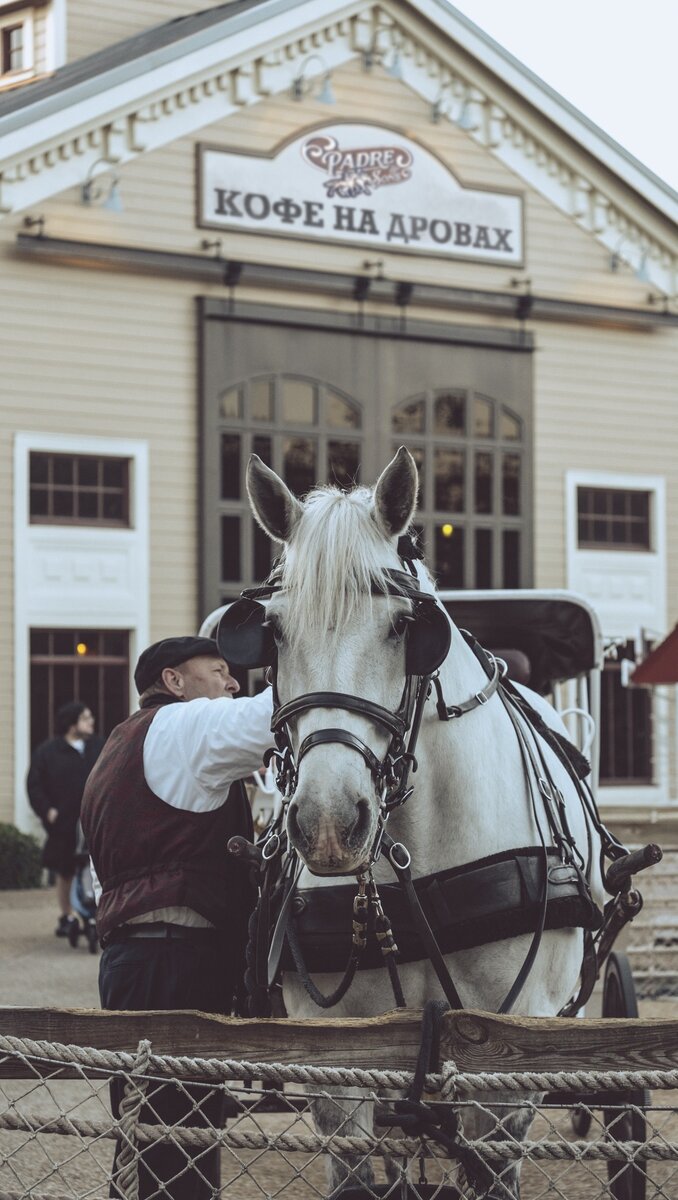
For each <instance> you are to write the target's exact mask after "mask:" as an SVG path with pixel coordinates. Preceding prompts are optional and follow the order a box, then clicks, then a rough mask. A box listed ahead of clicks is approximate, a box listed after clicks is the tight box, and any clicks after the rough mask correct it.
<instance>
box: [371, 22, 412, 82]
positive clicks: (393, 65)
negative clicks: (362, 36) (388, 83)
mask: <svg viewBox="0 0 678 1200" xmlns="http://www.w3.org/2000/svg"><path fill="white" fill-rule="evenodd" d="M378 37H379V34H378V33H373V34H372V40H371V42H370V44H369V46H368V47H367V49H366V50H363V70H365V71H371V70H372V67H373V66H374V65H375V63H379V64H380V65H381V66H382V67H383V68H384V70H385V71H386V74H387V75H390V76H391V79H402V77H403V68H402V63H401V61H400V47H401V45H402V43H401V41H400V40H399V39H397V38H396V37H394V35H393V32H391V45H392V47H393V58H392V59H391V61H390V63H389V64H388V66H386V64H385V62H384V59H385V57H386V53H385V51H383V50H379V48H378V46H377V40H378Z"/></svg>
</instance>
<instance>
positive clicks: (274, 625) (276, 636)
mask: <svg viewBox="0 0 678 1200" xmlns="http://www.w3.org/2000/svg"><path fill="white" fill-rule="evenodd" d="M266 624H267V625H268V627H269V629H270V630H271V633H272V634H273V640H274V642H275V644H276V646H282V644H283V642H284V640H285V639H284V637H283V631H282V626H281V624H280V622H279V621H278V620H277V618H276V617H269V618H268V620H267V621H266Z"/></svg>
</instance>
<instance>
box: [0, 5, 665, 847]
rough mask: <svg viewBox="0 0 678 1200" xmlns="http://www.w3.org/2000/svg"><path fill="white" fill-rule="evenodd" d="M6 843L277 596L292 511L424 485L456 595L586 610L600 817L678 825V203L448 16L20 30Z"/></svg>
mask: <svg viewBox="0 0 678 1200" xmlns="http://www.w3.org/2000/svg"><path fill="white" fill-rule="evenodd" d="M0 42H1V44H2V48H3V49H2V59H1V61H0V67H1V70H0V218H1V219H0V305H1V306H2V319H1V321H0V340H1V341H2V363H3V369H2V382H1V383H0V455H1V456H2V463H3V470H2V472H1V474H0V477H1V478H2V487H3V492H4V496H3V499H4V502H3V504H2V506H1V508H0V521H1V522H2V526H3V539H2V540H3V545H4V546H5V547H6V557H5V563H6V569H5V571H4V572H3V574H2V577H1V578H0V607H1V609H2V612H3V614H4V620H3V622H2V625H1V626H0V630H1V633H0V636H1V637H2V640H3V645H2V650H3V657H4V660H5V661H6V662H7V663H8V664H11V676H12V684H11V685H10V686H7V687H6V688H5V689H3V692H2V697H1V698H0V704H2V706H3V709H4V711H3V714H2V723H3V727H4V729H5V747H6V753H5V755H3V759H4V768H5V769H4V770H3V772H2V776H1V778H0V820H14V821H16V822H17V823H18V824H19V825H21V826H23V827H28V826H29V824H30V814H29V812H28V810H27V807H26V800H25V788H24V778H25V772H26V768H27V763H28V758H29V754H30V749H31V746H32V745H33V744H35V742H36V741H38V740H40V738H41V737H43V736H46V733H47V731H48V730H49V723H50V719H51V713H52V712H53V709H54V707H55V706H56V705H58V703H60V702H63V701H64V700H66V699H70V698H71V697H72V696H73V695H74V694H78V695H81V696H82V698H83V699H85V700H86V701H87V702H88V703H91V704H92V706H93V707H94V709H95V711H96V712H97V715H98V717H99V719H100V723H101V724H102V725H103V727H104V730H106V729H108V728H110V727H111V725H112V724H114V723H115V722H116V721H117V720H119V719H120V718H121V717H122V716H124V715H125V713H126V712H127V711H128V708H129V706H130V705H131V704H132V703H133V695H132V693H131V691H130V674H131V672H130V663H133V661H134V659H135V656H136V654H137V653H138V650H139V649H140V648H141V647H143V645H144V643H146V642H148V641H149V640H154V639H155V638H159V637H163V636H166V635H170V634H173V633H177V632H184V631H187V630H193V629H197V627H198V626H199V624H200V622H201V619H202V618H203V617H204V616H205V615H206V613H207V612H209V611H210V610H211V609H213V608H215V607H216V606H217V605H219V604H220V603H223V602H224V601H225V600H228V599H230V598H233V597H235V596H236V595H237V594H238V592H239V591H240V590H241V588H242V587H244V586H248V585H252V584H253V583H255V582H257V581H259V580H260V579H261V578H263V577H264V576H265V574H266V573H267V571H268V569H269V567H270V548H269V544H268V543H267V541H266V540H265V539H264V538H263V537H262V535H261V534H260V533H259V531H258V529H257V527H256V526H255V524H254V522H253V519H252V517H251V515H250V513H249V508H248V505H247V502H246V496H245V491H244V469H245V464H246V461H247V457H248V455H249V454H250V453H251V452H253V451H254V452H256V453H258V454H259V455H260V456H261V457H262V458H263V459H264V460H265V461H267V462H269V463H271V465H273V466H274V467H275V469H276V470H278V471H279V472H280V473H281V474H282V475H283V476H284V477H285V478H286V480H287V482H288V483H289V484H290V486H291V487H292V488H293V489H294V490H296V491H297V492H298V493H299V494H303V493H304V492H305V491H306V490H308V488H309V487H311V486H313V484H314V483H316V482H317V481H320V482H326V481H327V482H335V483H337V484H339V485H340V486H350V485H351V484H352V483H353V482H354V481H364V482H367V483H369V482H372V481H373V479H374V478H375V477H376V475H377V473H378V472H379V470H380V469H381V468H382V467H383V466H384V465H385V463H386V462H387V461H388V459H389V458H390V457H391V454H392V452H393V450H394V448H395V447H397V446H398V445H400V444H403V443H404V444H405V445H407V446H409V447H410V449H411V450H412V452H413V454H414V455H415V458H416V459H417V462H418V464H419V466H420V471H421V489H420V505H419V512H418V515H417V527H418V530H419V533H420V536H421V537H422V538H423V541H424V545H425V549H426V553H427V558H428V561H429V563H430V564H431V566H432V567H433V569H434V571H435V573H436V576H437V578H438V580H439V582H440V584H441V586H444V587H471V588H478V587H479V588H488V587H492V588H494V587H511V588H513V587H526V586H539V587H552V588H556V587H558V588H560V587H568V588H572V589H574V590H576V591H578V592H580V593H582V594H583V595H585V596H586V597H587V598H588V599H589V600H591V602H592V603H593V604H594V605H595V606H596V608H597V609H598V611H599V613H600V615H601V619H602V623H603V628H604V632H605V634H606V636H607V637H608V638H609V639H610V640H613V641H615V642H616V643H617V645H618V648H619V649H618V654H619V657H618V659H617V660H616V661H612V662H611V663H610V666H609V668H608V669H607V670H606V673H605V679H604V689H603V691H604V746H603V761H602V771H603V781H604V785H605V786H604V788H603V792H602V800H603V803H604V804H606V805H607V807H608V810H609V811H610V812H612V811H615V812H618V813H624V812H636V811H645V812H648V813H650V812H659V811H666V812H670V811H672V806H673V805H674V804H675V805H676V806H677V808H676V811H678V780H677V779H676V765H675V761H674V759H675V754H674V748H675V740H676V739H675V727H674V725H675V706H674V702H673V697H672V693H671V692H670V691H669V690H668V689H665V690H663V691H662V690H659V691H657V692H656V693H655V694H651V693H649V692H647V691H644V690H641V689H632V688H631V689H629V688H625V687H624V686H623V683H624V682H625V676H626V674H627V669H626V668H624V666H623V661H622V660H623V658H624V657H626V658H635V657H639V656H640V657H642V655H643V654H644V652H645V649H646V647H647V646H648V645H649V644H651V643H652V642H653V641H656V640H657V639H658V638H660V637H663V636H664V634H665V633H666V632H667V630H668V629H669V628H670V627H671V626H672V624H673V623H674V622H675V621H676V619H678V605H677V604H676V601H675V599H674V597H675V596H676V592H677V588H676V584H677V583H678V578H677V572H678V565H677V563H676V554H675V539H674V542H673V547H672V536H671V530H672V529H675V528H676V525H677V518H678V491H677V487H676V485H677V484H678V455H677V454H676V449H677V446H678V434H677V431H676V420H675V407H676V391H677V383H676V380H677V378H678V315H677V310H676V306H675V297H676V291H677V281H676V261H677V259H678V232H677V217H678V197H676V195H675V193H673V192H672V191H671V189H670V188H668V187H667V186H666V185H664V184H663V183H662V182H661V181H660V180H658V179H657V178H656V177H654V176H653V175H652V174H651V173H650V172H648V171H647V170H645V169H644V168H643V167H642V165H641V164H639V163H638V162H637V161H636V160H634V159H632V158H631V157H630V156H629V155H627V154H626V153H625V152H624V151H623V150H622V149H621V148H620V147H619V146H617V145H616V144H615V143H614V142H612V141H611V140H610V139H609V138H607V137H606V135H605V134H604V133H603V132H601V131H600V130H599V129H597V128H596V127H595V126H593V125H592V124H591V123H590V122H588V121H587V119H586V118H585V117H584V116H582V115H581V114H580V113H578V112H576V111H575V110H574V109H573V108H572V107H571V106H569V105H568V104H567V103H566V102H565V101H563V100H562V99H561V98H560V97H558V96H557V95H556V94H555V93H554V92H552V91H551V90H550V89H549V88H548V87H547V86H546V85H544V84H543V83H541V82H540V81H539V80H538V79H537V78H536V77H535V76H533V75H532V74H531V73H530V72H529V71H528V70H526V69H525V68H524V67H522V66H521V65H520V64H519V63H517V62H516V61H515V60H514V59H513V58H512V57H511V56H510V55H509V54H507V53H506V52H505V51H503V50H502V48H501V47H499V46H497V44H496V43H494V42H493V41H492V40H491V39H489V38H487V37H486V36H485V35H484V34H483V33H482V32H481V31H480V30H478V29H477V28H476V27H475V26H474V25H472V23H471V22H469V21H468V20H467V18H465V17H463V16H462V15H461V14H460V13H458V12H457V11H456V10H455V9H454V8H453V7H452V6H451V5H449V4H447V3H445V2H444V0H401V2H400V3H395V2H393V3H391V2H385V3H380V4H374V3H368V2H366V0H360V2H359V0H355V2H353V3H348V2H343V3H342V2H341V0H296V2H294V0H292V2H289V0H287V2H285V3H282V0H256V2H255V0H234V2H232V3H230V4H228V3H227V4H212V5H206V4H205V3H204V0H203V3H202V4H190V3H181V2H180V0H174V2H172V3H166V2H164V0H163V2H162V3H160V2H152V0H147V2H144V3H132V2H131V0H129V2H126V3H125V2H123V3H120V4H117V5H111V4H110V3H105V2H104V0H87V3H85V2H84V0H83V2H81V0H51V3H45V4H38V3H37V2H34V3H32V4H30V3H27V4H23V3H15V2H13V3H4V4H3V3H0Z"/></svg>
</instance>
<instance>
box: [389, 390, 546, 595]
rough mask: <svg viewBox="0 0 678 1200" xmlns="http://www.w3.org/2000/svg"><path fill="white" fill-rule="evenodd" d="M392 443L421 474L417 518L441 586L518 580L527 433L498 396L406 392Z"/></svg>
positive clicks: (521, 572) (475, 585) (506, 584)
mask: <svg viewBox="0 0 678 1200" xmlns="http://www.w3.org/2000/svg"><path fill="white" fill-rule="evenodd" d="M391 432H392V435H393V438H394V442H393V445H394V448H395V447H397V446H398V445H400V444H404V445H406V446H407V447H408V449H409V450H410V451H411V452H412V454H413V456H414V458H415V460H416V462H417V466H418V467H419V474H420V488H419V506H418V510H417V517H416V523H417V527H418V530H419V533H420V536H421V537H423V540H424V549H425V551H426V555H427V558H428V561H429V563H430V564H431V566H432V568H433V570H434V571H435V574H436V577H437V582H438V586H439V587H441V588H445V587H448V588H464V587H466V588H493V587H506V588H514V587H520V586H521V585H522V583H523V580H524V574H525V572H524V568H523V566H522V563H523V561H524V547H523V533H524V530H523V526H524V519H525V513H526V508H527V504H526V479H525V462H524V460H525V444H524V443H525V430H524V425H523V422H522V420H521V419H520V417H519V416H517V414H516V413H515V412H513V411H512V410H511V409H510V408H509V407H507V405H505V404H503V403H502V402H501V400H498V399H495V398H493V397H491V396H486V395H484V394H482V393H480V392H476V391H473V390H472V389H470V388H441V389H436V390H430V391H426V392H422V393H421V394H420V395H416V396H410V397H408V398H407V399H406V400H403V401H402V402H401V403H400V404H398V405H397V406H396V407H395V408H394V409H393V412H392V418H391Z"/></svg>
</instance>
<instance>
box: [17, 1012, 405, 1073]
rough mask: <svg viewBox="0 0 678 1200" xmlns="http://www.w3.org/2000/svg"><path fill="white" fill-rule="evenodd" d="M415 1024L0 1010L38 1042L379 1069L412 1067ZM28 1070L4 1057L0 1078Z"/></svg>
mask: <svg viewBox="0 0 678 1200" xmlns="http://www.w3.org/2000/svg"><path fill="white" fill-rule="evenodd" d="M420 1022H421V1014H420V1013H419V1012H417V1011H415V1010H403V1011H402V1012H397V1013H395V1012H394V1013H387V1014H386V1015H385V1016H382V1017H367V1018H364V1019H350V1020H338V1019H336V1018H335V1019H326V1020H323V1019H318V1020H308V1021H292V1020H272V1019H271V1020H242V1019H239V1018H236V1017H221V1016H218V1015H209V1014H206V1013H200V1012H187V1011H182V1012H101V1011H99V1010H97V1009H68V1008H2V1007H0V1034H3V1035H5V1036H12V1037H20V1038H31V1039H33V1040H35V1041H49V1042H61V1043H63V1044H66V1045H76V1046H91V1047H94V1048H95V1049H100V1050H126V1051H130V1052H134V1051H135V1050H136V1048H137V1046H138V1044H139V1041H140V1040H141V1039H142V1038H149V1039H150V1041H151V1043H152V1045H153V1051H154V1053H156V1054H173V1055H177V1056H179V1057H181V1056H195V1057H201V1058H211V1057H221V1058H235V1059H249V1060H250V1061H256V1062H280V1063H295V1062H296V1063H313V1064H315V1065H318V1066H346V1067H360V1068H378V1069H384V1070H385V1069H388V1068H391V1069H393V1068H394V1067H397V1068H398V1069H401V1070H412V1069H413V1067H414V1065H415V1062H416V1059H417V1053H418V1051H419V1038H420ZM17 1072H21V1074H17ZM26 1072H27V1068H26V1067H25V1066H23V1065H22V1064H21V1062H20V1060H17V1059H14V1060H12V1061H9V1060H6V1061H4V1062H3V1061H2V1059H1V1057H0V1076H4V1077H5V1078H7V1077H13V1078H23V1077H25V1074H26ZM28 1073H29V1074H30V1073H32V1072H28ZM68 1074H69V1076H70V1075H72V1072H68ZM65 1077H66V1076H65V1075H64V1078H65Z"/></svg>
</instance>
